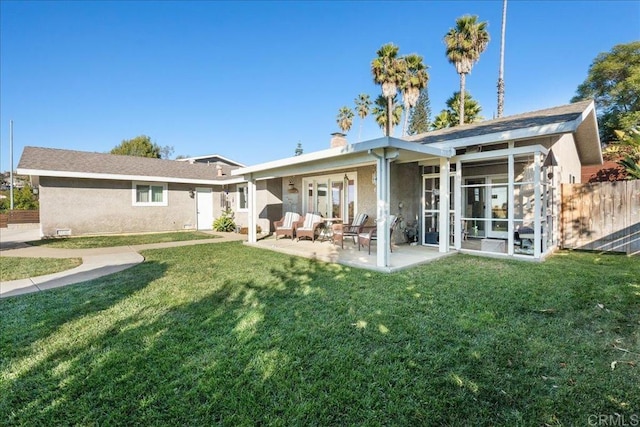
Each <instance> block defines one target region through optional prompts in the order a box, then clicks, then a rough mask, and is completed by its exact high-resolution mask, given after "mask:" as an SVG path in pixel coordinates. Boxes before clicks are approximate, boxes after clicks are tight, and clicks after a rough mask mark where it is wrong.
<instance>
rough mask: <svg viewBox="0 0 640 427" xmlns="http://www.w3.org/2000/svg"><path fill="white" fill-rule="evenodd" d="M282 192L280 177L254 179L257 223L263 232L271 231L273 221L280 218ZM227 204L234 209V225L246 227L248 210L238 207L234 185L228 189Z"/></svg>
mask: <svg viewBox="0 0 640 427" xmlns="http://www.w3.org/2000/svg"><path fill="white" fill-rule="evenodd" d="M287 183H288V181H287ZM282 194H283V192H282V179H281V178H274V179H270V180H261V181H256V203H257V206H258V219H257V223H258V226H259V227H260V229H261V230H262V232H263V233H268V232H269V231H270V230H271V231H273V227H272V225H273V222H274V221H277V220H279V219H280V218H282V210H283V208H282V203H283V202H282ZM229 204H230V206H231V208H232V209H233V211H234V218H235V222H236V225H238V226H239V227H246V226H247V225H248V224H249V212H248V211H247V210H240V209H238V193H237V186H235V185H234V186H231V188H230V190H229Z"/></svg>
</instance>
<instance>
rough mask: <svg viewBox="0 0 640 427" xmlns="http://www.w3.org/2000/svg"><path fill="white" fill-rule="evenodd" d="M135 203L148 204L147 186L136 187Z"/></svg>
mask: <svg viewBox="0 0 640 427" xmlns="http://www.w3.org/2000/svg"><path fill="white" fill-rule="evenodd" d="M136 202H138V203H149V186H148V185H136Z"/></svg>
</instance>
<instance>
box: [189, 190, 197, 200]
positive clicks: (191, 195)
mask: <svg viewBox="0 0 640 427" xmlns="http://www.w3.org/2000/svg"><path fill="white" fill-rule="evenodd" d="M195 195H196V192H195V190H194V189H193V188H192V189H190V190H189V197H191V198H192V199H193V198H194V197H195Z"/></svg>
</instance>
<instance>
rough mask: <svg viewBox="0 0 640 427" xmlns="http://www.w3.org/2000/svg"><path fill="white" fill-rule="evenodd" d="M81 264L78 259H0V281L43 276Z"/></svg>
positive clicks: (80, 260) (4, 257)
mask: <svg viewBox="0 0 640 427" xmlns="http://www.w3.org/2000/svg"><path fill="white" fill-rule="evenodd" d="M80 264H82V259H80V258H14V257H6V256H3V257H0V281H2V282H5V281H9V280H16V279H26V278H28V277H36V276H43V275H45V274H51V273H57V272H59V271H64V270H70V269H72V268H74V267H77V266H79V265H80Z"/></svg>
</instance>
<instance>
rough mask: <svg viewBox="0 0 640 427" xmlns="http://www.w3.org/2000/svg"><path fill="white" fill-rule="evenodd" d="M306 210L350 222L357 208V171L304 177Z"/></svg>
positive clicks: (304, 205) (304, 203)
mask: <svg viewBox="0 0 640 427" xmlns="http://www.w3.org/2000/svg"><path fill="white" fill-rule="evenodd" d="M303 188H304V189H305V193H306V194H305V198H304V199H303V206H302V208H303V210H304V212H317V213H319V214H320V215H322V216H323V217H325V218H340V219H341V220H342V221H344V222H350V221H351V220H352V219H353V216H354V209H355V208H356V173H355V172H350V173H346V174H340V175H325V176H316V177H308V178H304V179H303Z"/></svg>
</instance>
